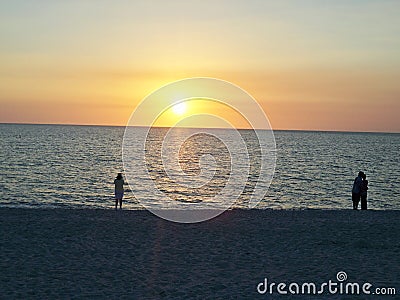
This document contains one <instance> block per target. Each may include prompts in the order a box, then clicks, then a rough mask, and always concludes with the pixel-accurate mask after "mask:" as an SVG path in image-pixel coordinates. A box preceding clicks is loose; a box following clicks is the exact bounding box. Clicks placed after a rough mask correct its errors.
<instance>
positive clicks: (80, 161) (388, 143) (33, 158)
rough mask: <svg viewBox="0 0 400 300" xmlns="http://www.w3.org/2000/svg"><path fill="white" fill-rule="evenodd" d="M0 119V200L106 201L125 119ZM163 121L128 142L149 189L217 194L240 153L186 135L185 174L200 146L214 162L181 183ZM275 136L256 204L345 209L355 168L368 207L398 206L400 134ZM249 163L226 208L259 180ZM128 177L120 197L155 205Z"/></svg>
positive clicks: (192, 195) (51, 204)
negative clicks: (143, 141)
mask: <svg viewBox="0 0 400 300" xmlns="http://www.w3.org/2000/svg"><path fill="white" fill-rule="evenodd" d="M0 128H1V130H0V145H1V152H0V162H1V164H0V174H1V180H0V191H1V192H0V193H1V194H0V207H27V208H92V209H99V208H100V209H111V208H113V207H114V185H113V181H114V178H115V176H116V174H117V173H118V172H122V173H124V169H123V161H122V152H123V151H122V144H123V137H124V130H125V128H124V127H111V126H72V125H23V124H0ZM134 130H137V131H138V132H139V131H141V130H142V131H143V130H146V129H145V128H140V127H138V128H135V129H134ZM166 130H167V129H166V128H153V129H152V131H151V133H152V135H153V137H155V138H153V139H150V140H151V141H152V142H153V143H149V144H148V145H146V149H142V148H141V147H142V146H143V145H140V143H139V144H138V145H137V149H136V150H137V151H138V153H139V152H140V151H142V150H145V151H146V155H147V156H146V158H147V167H148V169H149V174H150V177H151V178H150V179H149V178H147V180H150V181H154V184H155V186H156V187H157V189H159V190H161V191H162V192H163V193H164V194H166V195H168V197H170V199H171V200H172V201H177V202H185V203H187V205H196V203H199V202H204V203H208V201H209V202H210V203H211V202H212V201H218V196H217V195H218V193H219V192H220V191H221V190H222V189H223V188H224V184H226V180H227V178H228V177H229V176H230V175H231V174H232V172H231V171H232V168H234V167H239V168H241V167H243V166H241V165H240V161H239V163H238V162H237V161H236V162H235V166H233V165H232V162H231V161H230V160H229V151H228V150H229V149H226V147H225V146H226V145H224V144H223V143H221V142H220V141H219V140H218V139H216V138H215V137H213V136H212V135H203V136H192V138H191V140H190V141H189V142H190V143H188V144H187V145H186V144H185V145H184V146H182V147H181V148H180V150H179V151H180V153H179V155H180V156H179V159H180V161H179V162H177V163H176V165H177V166H180V167H181V168H182V169H183V170H184V171H185V172H186V174H188V175H189V176H190V175H193V176H197V175H199V174H200V173H201V171H202V170H201V169H202V167H203V166H204V164H207V162H208V161H209V160H205V161H203V160H202V156H204V155H205V156H207V157H208V156H210V155H211V156H212V158H211V159H212V161H213V163H215V165H216V168H215V170H214V171H215V172H214V173H212V174H211V177H207V176H209V174H208V175H207V176H206V177H204V178H209V179H210V181H209V182H208V183H207V184H206V185H205V186H200V187H196V188H188V187H181V188H180V187H179V183H177V182H174V180H173V178H171V177H170V176H169V175H170V174H169V173H168V172H165V171H164V167H163V161H162V160H161V159H159V158H160V155H159V154H160V149H159V146H160V145H161V144H160V142H161V141H162V140H160V138H161V137H162V136H163V134H164V132H165V131H166ZM174 130H175V129H174ZM190 130H193V129H185V128H179V129H176V130H175V131H174V132H173V133H174V134H175V135H176V136H177V137H178V136H179V135H185V136H187V135H188V133H190ZM218 131H219V134H220V135H227V136H229V134H230V130H227V129H226V130H225V129H218ZM239 133H240V134H241V135H242V136H243V137H244V139H245V140H246V145H247V147H248V149H249V152H257V147H259V144H258V143H255V142H254V141H255V135H254V132H253V131H251V130H239ZM189 135H190V134H189ZM274 136H275V142H276V152H275V153H276V166H275V172H274V175H273V179H272V181H271V184H270V185H269V188H268V184H266V183H264V185H261V186H260V188H261V189H264V191H265V195H264V196H263V198H262V199H261V201H260V202H259V203H258V205H257V206H256V208H258V209H285V210H290V209H295V210H298V209H351V207H352V202H351V189H352V184H353V180H354V178H355V177H356V175H357V173H358V172H359V171H360V170H362V171H364V172H365V173H366V175H367V179H368V180H369V190H368V207H369V208H370V209H377V210H393V209H400V180H399V177H400V169H399V165H400V164H399V162H400V158H399V149H400V134H398V133H352V132H311V131H279V130H278V131H274ZM157 137H160V138H157ZM134 147H135V146H134ZM172 152H173V151H171V155H173V154H174V153H172ZM181 152H182V153H181ZM227 155H228V156H227ZM254 157H256V156H250V159H254ZM202 164H203V166H202ZM255 165H257V162H255V163H252V164H251V167H250V173H249V174H248V175H249V176H248V178H249V179H248V184H247V185H246V188H245V189H244V191H243V192H242V193H241V195H240V196H239V197H238V198H237V199H236V200H235V201H234V203H233V204H232V206H231V207H232V208H247V207H248V205H247V204H248V199H249V197H250V195H251V192H252V188H254V185H253V186H252V184H254V183H255V182H256V181H257V180H258V179H257V176H258V173H257V172H258V171H257V167H254V166H255ZM205 169H207V168H205ZM206 173H207V172H206ZM256 173H257V174H256ZM131 176H132V175H131ZM135 179H136V180H135V184H132V180H131V181H129V178H125V180H126V181H128V183H130V186H129V187H128V186H127V187H126V191H125V195H124V205H123V207H124V208H125V209H143V206H142V204H141V202H140V201H139V200H140V199H151V198H153V199H154V201H160V203H158V204H157V205H160V207H162V201H161V200H160V199H158V198H157V197H156V196H154V195H153V194H151V193H150V192H149V190H148V189H146V188H144V186H142V185H141V183H140V182H141V180H140V178H139V180H137V179H138V178H135ZM143 182H144V181H143ZM268 183H269V181H268Z"/></svg>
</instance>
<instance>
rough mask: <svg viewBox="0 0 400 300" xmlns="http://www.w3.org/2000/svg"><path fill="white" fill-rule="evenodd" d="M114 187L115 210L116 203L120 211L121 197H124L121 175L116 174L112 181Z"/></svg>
mask: <svg viewBox="0 0 400 300" xmlns="http://www.w3.org/2000/svg"><path fill="white" fill-rule="evenodd" d="M114 185H115V209H117V206H118V203H119V208H120V209H122V197H124V180H123V179H122V174H121V173H118V175H117V178H115V180H114Z"/></svg>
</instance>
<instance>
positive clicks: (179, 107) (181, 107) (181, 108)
mask: <svg viewBox="0 0 400 300" xmlns="http://www.w3.org/2000/svg"><path fill="white" fill-rule="evenodd" d="M186 109H187V107H186V103H185V102H180V103H178V104H175V105H174V106H172V111H173V112H174V114H176V115H179V116H180V115H183V114H184V113H185V112H186Z"/></svg>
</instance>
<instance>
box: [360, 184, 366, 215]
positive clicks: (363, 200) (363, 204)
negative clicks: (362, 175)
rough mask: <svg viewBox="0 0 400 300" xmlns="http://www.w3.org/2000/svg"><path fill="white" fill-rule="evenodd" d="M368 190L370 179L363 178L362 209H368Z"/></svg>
mask: <svg viewBox="0 0 400 300" xmlns="http://www.w3.org/2000/svg"><path fill="white" fill-rule="evenodd" d="M367 191H368V180H366V179H365V180H363V181H362V183H361V193H360V196H361V209H363V210H365V209H367Z"/></svg>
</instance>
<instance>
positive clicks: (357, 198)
mask: <svg viewBox="0 0 400 300" xmlns="http://www.w3.org/2000/svg"><path fill="white" fill-rule="evenodd" d="M351 196H352V197H351V198H352V200H353V209H355V210H357V209H358V203H359V202H360V196H361V195H360V193H352V195H351Z"/></svg>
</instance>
